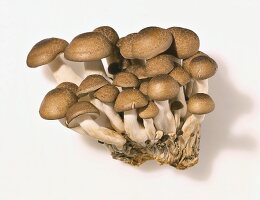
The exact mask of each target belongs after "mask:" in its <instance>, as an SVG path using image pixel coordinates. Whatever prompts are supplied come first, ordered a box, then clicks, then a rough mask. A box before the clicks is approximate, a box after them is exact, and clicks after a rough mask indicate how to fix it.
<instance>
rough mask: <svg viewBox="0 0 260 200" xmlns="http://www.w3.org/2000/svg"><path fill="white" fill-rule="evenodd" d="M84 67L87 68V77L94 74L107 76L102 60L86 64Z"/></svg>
mask: <svg viewBox="0 0 260 200" xmlns="http://www.w3.org/2000/svg"><path fill="white" fill-rule="evenodd" d="M84 67H85V77H87V76H89V75H93V74H99V75H101V76H106V72H105V70H104V67H103V64H102V62H101V60H95V61H88V62H84Z"/></svg>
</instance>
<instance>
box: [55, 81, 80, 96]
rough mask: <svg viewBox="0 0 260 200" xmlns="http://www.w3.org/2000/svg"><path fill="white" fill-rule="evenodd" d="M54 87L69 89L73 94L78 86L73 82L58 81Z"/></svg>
mask: <svg viewBox="0 0 260 200" xmlns="http://www.w3.org/2000/svg"><path fill="white" fill-rule="evenodd" d="M56 88H64V89H67V90H70V91H71V92H73V93H74V94H76V93H77V90H78V86H77V85H76V84H75V83H71V82H63V83H60V84H59V85H58V86H57V87H56Z"/></svg>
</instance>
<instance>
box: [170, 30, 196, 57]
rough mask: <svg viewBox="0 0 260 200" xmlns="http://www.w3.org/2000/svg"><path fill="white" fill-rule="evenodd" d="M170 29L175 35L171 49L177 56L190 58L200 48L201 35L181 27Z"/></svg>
mask: <svg viewBox="0 0 260 200" xmlns="http://www.w3.org/2000/svg"><path fill="white" fill-rule="evenodd" d="M168 30H169V31H170V32H171V33H172V35H173V42H172V46H171V50H172V52H173V54H174V55H175V56H176V57H178V58H181V59H185V58H189V57H190V56H193V55H194V54H195V53H196V52H197V51H198V50H199V46H200V40H199V37H198V35H197V34H196V33H194V32H193V31H192V30H189V29H186V28H181V27H171V28H168Z"/></svg>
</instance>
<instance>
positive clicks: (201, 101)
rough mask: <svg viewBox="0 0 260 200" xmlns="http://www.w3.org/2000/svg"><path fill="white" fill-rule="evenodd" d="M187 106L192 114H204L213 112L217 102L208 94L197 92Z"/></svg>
mask: <svg viewBox="0 0 260 200" xmlns="http://www.w3.org/2000/svg"><path fill="white" fill-rule="evenodd" d="M187 108H188V111H189V112H190V113H192V114H197V115H202V114H207V113H210V112H212V111H213V110H214V108H215V103H214V101H213V99H212V98H211V97H210V96H209V95H208V94H204V93H197V94H194V95H192V96H191V97H190V99H189V101H188V104H187Z"/></svg>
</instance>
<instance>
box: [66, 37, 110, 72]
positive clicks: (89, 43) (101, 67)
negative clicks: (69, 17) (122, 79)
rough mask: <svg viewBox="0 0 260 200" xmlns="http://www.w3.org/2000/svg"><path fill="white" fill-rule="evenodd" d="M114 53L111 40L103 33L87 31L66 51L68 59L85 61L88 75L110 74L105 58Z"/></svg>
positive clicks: (72, 42)
mask: <svg viewBox="0 0 260 200" xmlns="http://www.w3.org/2000/svg"><path fill="white" fill-rule="evenodd" d="M112 53H113V46H112V44H111V42H110V41H109V40H108V39H107V38H106V37H105V36H104V35H102V34H101V33H98V32H87V33H82V34H80V35H78V36H76V37H75V38H74V39H73V40H72V41H71V42H70V44H69V45H68V46H67V48H66V49H65V51H64V56H65V58H66V59H68V60H71V61H76V62H84V65H85V68H86V70H87V71H86V76H88V75H92V74H99V75H102V76H106V75H107V74H108V64H107V62H106V61H105V60H104V59H105V58H107V57H109V56H110V55H111V54H112Z"/></svg>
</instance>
